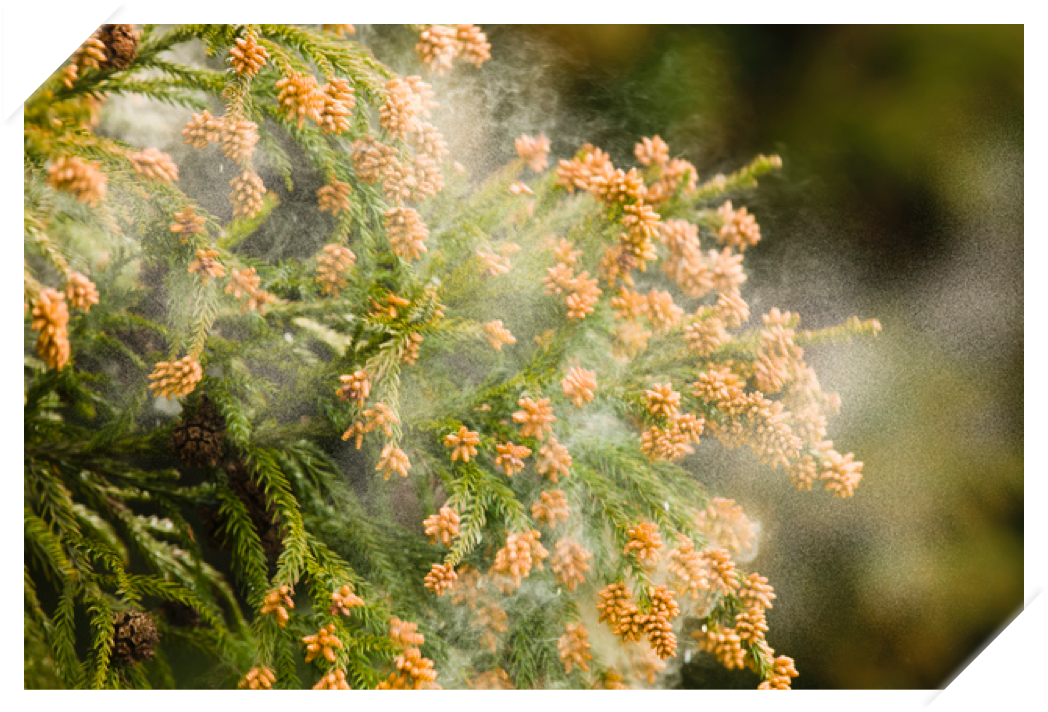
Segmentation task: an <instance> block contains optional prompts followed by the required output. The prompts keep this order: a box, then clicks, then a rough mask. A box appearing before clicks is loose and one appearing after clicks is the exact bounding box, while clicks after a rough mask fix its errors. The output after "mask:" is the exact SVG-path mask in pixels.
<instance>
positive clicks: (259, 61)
mask: <svg viewBox="0 0 1048 712" xmlns="http://www.w3.org/2000/svg"><path fill="white" fill-rule="evenodd" d="M234 42H235V43H236V45H235V46H234V47H233V48H232V49H230V50H229V63H230V64H231V65H232V66H233V71H235V72H236V73H237V74H238V75H240V76H242V77H253V76H255V75H256V74H258V72H259V70H260V69H262V67H264V66H266V60H267V59H269V52H267V51H266V48H265V47H263V46H262V45H260V44H259V43H258V39H257V38H256V37H255V34H254V33H253V32H248V33H247V34H246V35H244V36H243V37H237V38H236V40H234Z"/></svg>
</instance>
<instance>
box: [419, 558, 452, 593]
mask: <svg viewBox="0 0 1048 712" xmlns="http://www.w3.org/2000/svg"><path fill="white" fill-rule="evenodd" d="M457 578H458V574H456V573H455V567H453V566H450V565H446V564H433V567H432V568H431V569H430V570H429V573H428V574H426V579H425V586H426V588H428V589H429V590H430V591H432V592H433V593H435V594H437V595H438V596H443V595H444V594H445V593H446V592H447V591H449V590H450V589H451V587H452V586H454V585H455V580H456V579H457Z"/></svg>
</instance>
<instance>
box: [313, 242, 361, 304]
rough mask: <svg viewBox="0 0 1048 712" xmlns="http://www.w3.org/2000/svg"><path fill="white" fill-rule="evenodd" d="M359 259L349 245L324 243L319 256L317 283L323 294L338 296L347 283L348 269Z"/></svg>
mask: <svg viewBox="0 0 1048 712" xmlns="http://www.w3.org/2000/svg"><path fill="white" fill-rule="evenodd" d="M356 261H357V256H356V255H354V254H353V251H352V250H350V249H349V248H348V247H343V246H342V245H336V244H334V243H331V244H328V245H324V248H323V249H322V250H321V251H320V255H319V256H318V257H317V277H316V280H317V284H319V285H320V293H321V294H330V295H332V296H338V293H339V292H341V291H342V290H343V289H344V288H345V287H346V285H347V284H348V283H349V282H348V281H347V280H346V274H345V273H346V270H348V269H349V268H350V267H352V266H353V264H354V263H355V262H356Z"/></svg>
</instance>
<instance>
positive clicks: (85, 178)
mask: <svg viewBox="0 0 1048 712" xmlns="http://www.w3.org/2000/svg"><path fill="white" fill-rule="evenodd" d="M47 182H48V183H49V184H50V185H51V187H52V188H54V189H55V190H61V191H64V192H66V193H71V194H72V195H73V196H74V197H75V198H76V199H77V200H79V201H81V202H84V203H87V204H88V205H98V204H99V203H100V202H102V201H103V200H105V197H106V186H107V185H108V183H109V179H108V178H106V174H105V173H103V172H102V171H101V170H100V169H99V165H98V163H96V162H94V161H85V160H84V159H82V158H80V157H78V156H62V157H61V158H58V159H57V160H55V162H54V163H52V164H51V167H50V169H48V174H47Z"/></svg>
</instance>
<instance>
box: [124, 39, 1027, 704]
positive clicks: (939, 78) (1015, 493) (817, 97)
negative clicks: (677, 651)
mask: <svg viewBox="0 0 1048 712" xmlns="http://www.w3.org/2000/svg"><path fill="white" fill-rule="evenodd" d="M483 27H484V30H485V31H486V32H487V34H488V37H489V39H490V41H491V43H492V45H493V49H492V60H491V61H490V62H488V63H486V64H485V65H484V66H483V67H482V68H481V69H475V68H472V67H468V66H467V67H462V68H459V69H456V70H455V71H454V72H453V73H451V74H450V75H448V76H446V77H430V76H426V79H427V81H429V80H432V81H433V83H434V85H435V88H436V90H437V95H438V96H439V97H440V98H441V102H442V106H441V109H440V111H439V112H438V115H437V116H436V117H435V118H436V123H437V124H438V125H439V126H440V127H441V129H442V130H443V131H444V132H445V134H446V135H447V137H448V141H449V144H450V146H451V149H452V156H453V157H454V158H455V159H457V160H459V161H461V162H462V163H463V164H465V165H466V167H467V168H468V169H469V170H470V171H471V172H473V173H474V174H475V175H478V177H479V176H482V175H483V173H484V172H485V171H487V170H490V169H491V168H493V167H494V166H496V165H499V164H501V163H503V162H505V161H507V160H510V159H511V158H513V156H514V152H513V138H515V137H516V136H518V135H520V134H521V133H523V132H527V133H532V134H534V133H538V132H539V131H544V132H545V133H546V134H547V135H548V136H549V137H550V138H551V140H552V145H553V156H554V158H562V157H568V156H570V155H572V154H573V153H574V152H575V150H576V149H577V148H578V147H579V146H580V145H581V144H582V143H584V142H587V141H588V142H592V143H594V144H596V145H598V146H600V147H602V148H603V149H605V150H606V151H608V152H609V153H610V154H611V156H612V158H613V159H614V161H615V163H616V164H617V165H627V166H628V165H631V164H632V163H633V155H632V154H633V145H634V143H635V142H636V141H638V140H639V138H640V137H642V136H651V135H654V134H659V135H661V136H662V137H663V138H664V139H665V140H666V141H667V142H668V143H669V145H670V148H671V153H672V154H673V155H676V156H683V157H685V158H687V159H689V160H690V161H691V162H692V163H694V164H695V165H696V166H697V167H698V169H699V172H700V178H707V177H710V176H712V175H713V174H715V173H718V172H724V173H729V172H731V171H733V170H735V169H736V168H738V167H739V166H740V165H743V164H745V163H747V162H748V161H749V160H750V159H751V158H752V157H753V156H754V155H756V154H758V153H764V154H771V153H777V154H779V155H780V156H782V158H783V162H784V169H783V170H782V171H781V172H780V173H779V174H778V175H776V176H774V177H771V178H768V179H765V180H762V182H761V186H760V188H759V189H758V190H757V191H755V192H754V193H753V194H752V195H751V196H748V197H746V198H745V199H744V200H742V201H738V200H737V201H735V202H736V205H738V204H745V205H746V206H747V207H748V208H749V210H750V211H751V212H753V213H754V214H755V215H756V216H757V219H758V221H759V223H760V225H761V234H762V236H763V238H764V239H763V241H762V242H761V244H760V245H759V246H758V247H757V248H755V249H754V250H752V251H749V252H747V258H746V259H747V264H748V269H749V272H750V281H749V282H748V283H747V284H746V285H745V287H744V289H745V290H746V291H745V294H746V297H747V299H748V300H749V301H750V305H751V307H752V309H753V312H754V314H760V313H762V312H764V311H766V310H768V309H769V308H771V307H772V306H779V307H780V308H784V309H790V310H792V311H795V312H798V313H800V315H801V317H802V326H803V327H806V328H819V327H822V326H827V325H831V324H835V323H838V322H841V321H843V320H844V319H846V318H847V317H849V316H851V315H853V314H855V315H858V316H859V317H860V318H863V319H868V318H877V319H879V320H880V322H881V323H882V325H883V327H884V328H883V332H882V334H881V335H880V336H879V337H878V338H877V339H874V340H863V341H855V342H852V343H850V344H847V345H844V346H835V347H831V348H827V349H818V348H814V347H812V348H809V349H808V350H807V352H806V354H807V356H808V359H809V361H810V362H811V363H812V365H813V366H815V368H816V370H817V371H818V372H819V374H820V377H821V379H822V383H823V385H824V386H825V387H826V388H827V389H829V390H836V391H838V392H839V393H840V395H841V397H842V400H843V409H842V412H841V414H840V416H839V417H838V418H837V419H836V420H834V421H833V422H832V423H831V428H830V436H831V437H832V438H833V440H834V441H835V443H836V444H837V447H838V449H840V450H841V451H842V452H849V451H854V452H855V453H856V455H857V458H858V459H860V460H862V461H863V462H864V463H865V469H864V472H865V478H864V480H863V482H862V484H861V485H860V487H859V489H858V491H857V493H856V496H855V497H854V498H852V499H849V500H845V501H839V500H834V499H832V498H831V497H829V495H828V493H825V492H821V491H816V492H797V491H796V490H794V489H793V487H792V486H791V485H790V484H789V482H788V479H787V478H786V477H785V476H784V475H782V473H769V472H767V471H765V470H764V469H762V468H760V467H759V466H757V464H756V463H755V462H754V461H753V460H752V459H750V460H747V459H746V458H745V457H732V458H730V459H728V460H726V461H725V463H724V465H725V466H724V467H719V468H716V469H717V471H718V472H720V474H719V475H714V474H711V475H710V477H707V478H704V481H706V482H707V483H708V485H709V488H710V491H711V493H712V494H714V495H721V496H727V497H731V498H734V499H736V500H737V501H738V502H739V503H741V504H742V505H743V506H744V507H745V508H746V510H747V512H748V513H749V514H750V516H751V517H753V518H754V519H756V520H757V521H759V522H760V525H761V530H762V533H761V542H760V550H759V553H758V555H757V558H756V559H755V560H754V561H753V562H751V563H750V564H748V566H749V567H751V568H753V569H756V570H758V571H760V572H761V573H762V574H764V575H766V576H768V577H769V578H770V580H771V582H772V584H773V585H774V586H775V589H776V593H777V595H778V599H777V600H776V603H775V607H774V608H773V609H772V610H771V611H769V616H768V617H769V624H770V626H771V631H770V633H769V642H770V643H771V644H772V645H773V646H774V647H775V649H776V650H778V651H781V652H782V653H783V654H786V655H790V656H792V657H793V658H794V659H795V660H796V663H797V668H798V670H799V671H800V673H801V676H800V677H799V678H797V679H796V680H795V681H794V686H795V687H796V688H817V689H826V688H830V689H833V688H836V689H863V688H938V687H943V686H944V685H945V684H946V683H948V682H949V681H950V679H952V677H953V675H954V674H955V673H956V672H957V671H958V668H959V667H960V666H961V665H963V664H964V663H965V662H966V661H967V660H968V659H969V658H970V656H971V655H972V654H973V653H975V652H977V651H978V650H980V649H981V648H982V647H983V646H984V645H985V643H986V642H987V641H988V639H989V638H990V637H992V636H993V634H994V633H995V632H996V631H997V630H998V629H999V628H1000V627H1001V625H1002V624H1003V623H1005V622H1006V621H1008V620H1009V619H1010V618H1011V617H1012V616H1013V615H1014V614H1015V613H1017V612H1018V611H1019V610H1020V608H1021V606H1022V596H1023V558H1022V557H1023V459H1022V457H1023V441H1022V425H1023V377H1022V373H1023V370H1022V365H1023V281H1022V280H1023V276H1022V274H1023V272H1022V268H1023V116H1024V113H1023V111H1024V105H1023V101H1024V98H1023V84H1024V76H1023V69H1024V66H1023V43H1024V31H1023V28H1022V27H1021V26H1012V27H1009V26H991V27H987V26H983V27H980V26H950V27H938V26H863V27H851V26H787V27H776V26H744V25H738V26H685V25H673V26H645V25H609V26H594V25H588V26H587V25H571V26H555V25H516V26H492V25H485V26H483ZM357 30H358V32H357V39H360V40H361V41H362V42H364V43H365V44H367V45H369V46H370V47H371V48H372V49H373V51H374V52H375V54H376V55H377V56H378V57H379V58H380V59H382V60H383V61H385V62H387V63H388V64H390V66H392V67H393V68H394V69H395V70H397V71H398V72H401V73H404V74H417V73H420V69H421V68H420V66H419V64H418V62H417V59H416V58H415V55H414V52H413V46H414V41H415V39H416V35H415V34H414V33H413V32H411V30H409V29H408V28H405V27H390V26H362V25H358V26H357ZM111 109H112V111H110V112H109V113H108V116H107V119H106V121H105V122H104V124H103V130H106V131H108V132H111V133H113V134H117V135H121V137H123V138H126V139H128V140H130V141H132V142H133V143H136V144H138V145H153V146H157V147H158V148H160V149H162V150H168V151H170V152H172V154H173V155H175V157H176V160H178V162H179V165H180V166H182V167H183V169H184V170H185V172H186V176H187V179H188V177H189V176H190V175H196V174H195V173H194V171H203V170H205V167H203V164H202V163H200V162H199V161H198V162H197V163H194V162H193V160H192V158H191V157H189V156H188V155H187V156H186V157H185V158H183V153H184V152H185V147H183V146H180V141H179V140H178V139H179V137H178V135H177V131H173V130H172V128H173V127H176V126H180V125H181V123H182V122H184V121H185V118H186V117H185V115H184V114H185V112H184V111H181V112H177V111H175V110H172V109H170V108H168V107H164V108H162V109H160V108H157V109H156V110H155V112H154V113H149V112H147V111H145V107H142V106H131V105H128V106H125V107H124V110H123V111H121V110H119V106H118V102H114V106H112V107H111ZM162 138H164V139H166V141H167V143H164V142H163V141H162V140H161V139H162ZM212 163H214V162H212ZM198 164H200V165H198ZM212 168H213V167H212ZM317 180H319V179H317ZM276 183H277V182H276V181H275V180H274V181H267V185H269V184H274V185H276ZM317 185H319V183H318V184H317ZM317 185H310V184H308V181H306V182H305V183H303V185H302V190H301V191H299V190H296V194H295V195H284V194H283V193H282V194H281V196H280V197H281V199H282V201H283V202H289V201H295V200H304V201H307V202H312V201H313V200H314V198H313V197H312V196H314V195H315V189H316V187H317ZM199 197H200V198H201V199H202V200H203V201H204V202H205V204H206V205H207V207H208V208H209V209H213V210H215V211H216V212H218V213H221V211H222V210H224V209H225V208H224V207H223V202H224V198H222V197H221V196H217V197H216V196H212V198H213V200H212V202H214V205H211V204H208V196H199ZM277 228H279V229H281V230H295V231H296V234H298V233H300V232H301V226H291V225H279V224H278V225H277ZM680 673H681V674H680V677H679V678H678V679H675V683H674V684H677V685H680V686H684V687H710V686H713V687H722V688H736V687H738V688H753V687H755V686H756V680H755V678H752V677H751V676H750V674H749V673H748V672H745V671H736V672H728V671H725V670H723V669H721V668H719V667H717V666H716V664H714V663H712V662H710V661H707V660H706V659H705V656H699V657H695V658H692V659H691V661H690V662H689V663H688V664H685V665H683V667H682V669H681V670H680Z"/></svg>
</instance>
